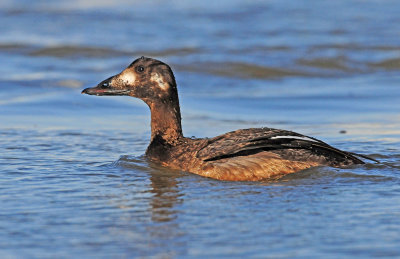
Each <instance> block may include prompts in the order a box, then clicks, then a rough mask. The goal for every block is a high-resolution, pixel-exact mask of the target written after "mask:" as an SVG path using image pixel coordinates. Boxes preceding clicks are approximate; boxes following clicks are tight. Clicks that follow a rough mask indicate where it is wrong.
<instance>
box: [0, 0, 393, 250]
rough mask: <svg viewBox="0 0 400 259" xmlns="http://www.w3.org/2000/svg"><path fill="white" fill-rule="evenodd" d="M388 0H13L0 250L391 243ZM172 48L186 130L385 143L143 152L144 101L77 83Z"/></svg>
mask: <svg viewBox="0 0 400 259" xmlns="http://www.w3.org/2000/svg"><path fill="white" fill-rule="evenodd" d="M399 12H400V4H399V3H397V1H374V0H369V1H296V2H293V1H267V2H262V1H254V2H242V1H202V2H201V3H194V2H191V3H186V2H184V1H172V2H169V3H168V4H167V3H163V2H159V1H151V2H146V3H143V2H142V1H133V2H132V1H123V0H118V1H112V3H109V2H108V1H89V0H86V1H57V2H53V1H37V2H35V3H34V4H32V3H31V1H5V2H4V3H3V4H2V7H1V9H0V22H1V24H2V26H1V27H0V58H1V60H2V61H3V62H1V64H0V71H1V73H0V202H1V211H0V257H2V258H54V257H56V258H70V257H96V258H98V257H106V258H109V257H117V258H132V257H145V258H148V257H150V258H205V257H229V258H231V257H236V258H243V257H256V258H293V257H300V258H310V257H324V258H338V257H340V258H348V257H355V256H360V257H363V258H367V257H399V256H400V248H399V245H398V244H399V243H400V234H399V233H400V148H399V147H400V145H399V144H400V102H399V99H400V89H399V82H400V76H399V70H400V37H399V31H400V28H399V24H400V16H399V15H398V13H399ZM141 55H146V56H150V57H153V58H158V59H161V60H163V61H164V62H166V63H168V64H170V65H171V66H172V69H173V70H174V72H175V76H176V79H177V82H178V87H179V93H180V100H181V107H182V115H183V129H184V134H185V135H187V136H198V137H205V136H215V135H218V134H221V133H224V132H226V131H230V130H235V129H238V128H248V127H262V126H268V127H275V128H284V129H289V130H294V131H297V132H300V133H303V134H306V135H311V136H314V137H317V138H319V139H322V140H324V141H326V142H328V143H330V144H332V145H334V146H336V147H338V148H341V149H344V150H348V151H352V152H358V153H361V154H365V155H369V156H372V157H374V158H376V159H379V160H380V161H381V163H380V164H375V163H370V164H366V165H362V166H357V167H353V168H348V169H334V168H327V167H321V168H314V169H310V170H306V171H303V172H301V173H297V174H293V175H289V176H286V177H285V178H283V179H281V180H279V181H273V182H221V181H216V180H212V179H207V178H203V177H200V176H197V175H193V174H189V173H186V172H180V171H171V170H167V169H165V168H160V167H159V166H158V165H155V164H149V163H148V162H147V161H146V160H145V159H144V157H143V154H144V152H145V149H146V147H147V144H148V139H149V135H150V132H149V130H150V128H149V115H150V114H149V111H148V109H147V107H146V105H145V104H144V103H142V102H141V101H139V100H134V99H132V98H129V97H102V98H100V97H93V96H84V95H81V94H80V91H81V90H82V89H83V88H84V87H88V86H93V85H95V84H97V83H98V82H100V81H102V80H103V79H105V78H107V77H109V76H111V75H113V74H116V73H118V72H120V71H121V70H122V69H123V68H124V67H125V66H127V65H128V64H130V63H131V62H132V61H133V60H134V59H135V58H137V57H139V56H141Z"/></svg>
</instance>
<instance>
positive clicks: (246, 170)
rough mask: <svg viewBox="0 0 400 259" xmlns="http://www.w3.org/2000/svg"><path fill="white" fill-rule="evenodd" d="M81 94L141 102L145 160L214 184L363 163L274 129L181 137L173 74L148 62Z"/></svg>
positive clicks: (317, 142)
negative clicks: (146, 128) (147, 129)
mask: <svg viewBox="0 0 400 259" xmlns="http://www.w3.org/2000/svg"><path fill="white" fill-rule="evenodd" d="M82 93H86V94H91V95H129V96H132V97H137V98H140V99H142V100H143V101H144V102H146V103H147V105H148V106H149V107H150V110H151V140H150V145H149V147H148V148H147V151H146V157H147V158H149V159H150V160H152V161H155V162H157V163H159V164H161V165H163V166H166V167H169V168H172V169H178V170H182V171H187V172H191V173H195V174H198V175H201V176H205V177H211V178H214V179H219V180H232V181H257V180H264V179H277V178H280V177H282V176H284V175H286V174H290V173H295V172H298V171H301V170H304V169H307V168H310V167H315V166H333V167H345V166H350V165H354V164H363V163H364V162H363V161H362V160H360V159H359V158H358V155H356V154H353V153H350V152H346V151H341V150H339V149H336V148H334V147H332V146H329V145H328V144H326V143H324V142H322V141H320V140H317V139H315V138H311V137H307V136H304V135H301V134H298V133H295V132H291V131H286V130H279V129H271V128H251V129H241V130H236V131H232V132H228V133H226V134H223V135H220V136H217V137H214V138H204V139H193V138H185V137H184V136H183V134H182V128H181V115H180V107H179V100H178V92H177V87H176V82H175V78H174V75H173V73H172V70H171V69H170V67H169V66H168V65H166V64H165V63H162V62H160V61H158V60H155V59H151V58H145V57H142V58H139V59H137V60H135V61H134V62H133V63H132V64H131V65H130V66H128V68H126V69H125V70H124V71H122V72H121V73H120V74H118V75H115V76H113V77H110V78H108V79H106V80H104V81H103V82H101V83H100V84H99V85H98V86H96V87H93V88H87V89H85V90H83V91H82Z"/></svg>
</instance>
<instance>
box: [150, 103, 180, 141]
mask: <svg viewBox="0 0 400 259" xmlns="http://www.w3.org/2000/svg"><path fill="white" fill-rule="evenodd" d="M149 107H150V111H151V144H152V143H153V142H160V141H161V142H164V143H165V144H170V145H173V144H174V143H176V141H177V140H178V139H179V138H182V137H183V135H182V125H181V112H180V108H179V102H178V101H177V100H175V101H174V102H173V101H172V100H168V101H157V102H153V103H150V104H149Z"/></svg>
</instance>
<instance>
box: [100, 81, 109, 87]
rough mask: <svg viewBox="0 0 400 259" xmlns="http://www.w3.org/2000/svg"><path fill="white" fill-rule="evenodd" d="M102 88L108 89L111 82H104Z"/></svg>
mask: <svg viewBox="0 0 400 259" xmlns="http://www.w3.org/2000/svg"><path fill="white" fill-rule="evenodd" d="M101 86H102V87H103V88H108V87H109V86H110V84H109V82H104V83H103V84H102V85H101Z"/></svg>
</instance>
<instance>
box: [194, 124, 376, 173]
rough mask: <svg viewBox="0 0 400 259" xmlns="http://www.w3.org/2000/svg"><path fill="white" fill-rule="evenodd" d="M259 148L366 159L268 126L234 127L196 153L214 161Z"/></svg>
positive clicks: (338, 161) (340, 160) (289, 154)
mask: <svg viewBox="0 0 400 259" xmlns="http://www.w3.org/2000/svg"><path fill="white" fill-rule="evenodd" d="M262 151H269V152H273V153H276V154H278V155H279V156H281V157H282V158H283V159H290V160H296V161H307V160H310V159H312V160H315V161H321V164H327V165H333V166H342V165H349V164H363V163H364V162H363V161H362V160H360V159H359V158H357V156H358V157H363V158H367V159H368V157H364V156H362V155H357V154H353V153H350V152H346V151H342V150H339V149H337V148H334V147H332V146H330V145H328V144H326V143H325V142H323V141H320V140H318V139H315V138H312V137H308V136H304V135H301V134H299V133H295V132H291V131H285V130H278V129H270V128H257V129H244V130H237V131H233V132H229V133H227V134H224V135H221V136H218V137H215V138H212V139H209V140H208V142H207V144H206V145H205V146H204V147H203V148H202V149H200V150H199V152H198V153H197V157H198V158H200V159H202V160H203V161H216V160H219V159H224V158H230V157H237V156H247V155H250V154H256V153H258V152H262Z"/></svg>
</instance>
